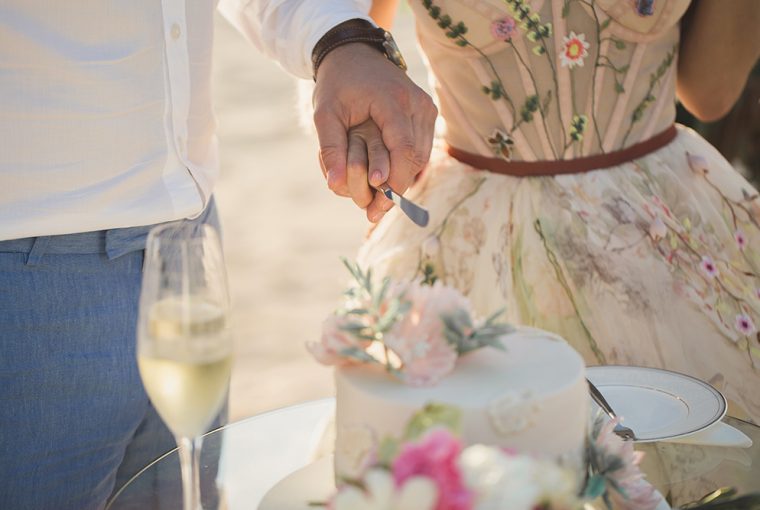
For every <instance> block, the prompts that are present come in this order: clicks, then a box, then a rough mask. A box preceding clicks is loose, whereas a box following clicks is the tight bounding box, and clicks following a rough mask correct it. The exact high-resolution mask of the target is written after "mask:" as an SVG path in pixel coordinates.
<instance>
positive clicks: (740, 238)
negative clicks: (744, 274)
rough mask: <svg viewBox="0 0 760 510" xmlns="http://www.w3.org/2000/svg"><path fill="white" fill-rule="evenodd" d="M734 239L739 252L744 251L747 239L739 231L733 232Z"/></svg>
mask: <svg viewBox="0 0 760 510" xmlns="http://www.w3.org/2000/svg"><path fill="white" fill-rule="evenodd" d="M734 239H736V245H737V246H738V247H739V249H740V250H744V248H746V247H747V237H746V236H745V235H744V232H742V230H741V229H736V232H734Z"/></svg>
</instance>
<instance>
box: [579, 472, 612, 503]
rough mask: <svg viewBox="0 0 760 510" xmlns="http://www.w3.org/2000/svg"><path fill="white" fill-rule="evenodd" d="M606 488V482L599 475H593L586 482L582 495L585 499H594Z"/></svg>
mask: <svg viewBox="0 0 760 510" xmlns="http://www.w3.org/2000/svg"><path fill="white" fill-rule="evenodd" d="M606 490H607V482H606V481H605V479H604V477H603V476H601V475H593V476H591V477H590V478H589V479H588V481H587V482H586V487H585V489H584V490H583V497H584V498H587V499H596V498H598V497H599V496H601V495H602V494H604V493H605V491H606Z"/></svg>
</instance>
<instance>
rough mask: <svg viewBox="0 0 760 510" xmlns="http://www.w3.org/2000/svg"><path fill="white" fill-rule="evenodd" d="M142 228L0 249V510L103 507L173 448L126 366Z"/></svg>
mask: <svg viewBox="0 0 760 510" xmlns="http://www.w3.org/2000/svg"><path fill="white" fill-rule="evenodd" d="M193 221H200V222H206V223H211V224H213V225H215V226H218V219H217V215H216V209H215V208H214V205H213V202H212V203H211V204H210V206H209V208H207V210H206V211H205V212H204V213H203V215H202V216H201V217H200V218H198V219H197V220H193ZM149 229H150V227H135V228H127V229H115V230H107V231H100V232H88V233H82V234H71V235H61V236H48V237H37V238H27V239H17V240H12V241H0V508H2V509H5V508H8V509H19V510H22V509H23V510H36V509H40V510H47V509H50V510H53V509H55V510H68V509H71V510H89V509H100V508H103V507H104V506H105V503H106V501H107V500H108V498H109V496H110V495H111V494H112V492H113V491H115V490H118V488H119V487H120V486H121V485H123V484H124V483H125V482H126V481H128V480H129V479H130V478H131V477H132V476H133V475H135V474H136V473H137V472H138V471H139V470H140V469H141V468H143V467H144V466H145V465H147V464H148V463H150V462H151V461H153V460H154V459H156V458H158V457H159V456H161V455H162V454H163V453H165V452H167V451H169V450H171V449H172V448H174V447H175V443H174V438H173V437H172V435H171V433H170V432H169V430H168V429H167V428H166V426H165V425H164V424H163V422H162V421H161V419H160V418H159V416H158V415H157V413H156V411H155V410H154V409H153V407H152V405H151V404H150V401H149V400H148V397H147V396H146V394H145V391H144V390H143V387H142V383H141V381H140V375H139V373H138V369H137V362H136V357H135V343H136V336H135V335H136V323H137V303H138V297H139V293H140V283H141V277H142V274H141V271H142V263H143V254H144V247H145V239H146V237H147V233H148V230H149ZM219 421H221V419H220V420H219ZM218 424H219V423H216V424H215V425H218Z"/></svg>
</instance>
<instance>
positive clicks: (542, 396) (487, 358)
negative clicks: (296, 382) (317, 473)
mask: <svg viewBox="0 0 760 510" xmlns="http://www.w3.org/2000/svg"><path fill="white" fill-rule="evenodd" d="M502 344H503V346H504V350H500V349H495V348H492V347H485V348H482V349H479V350H477V351H475V352H471V353H469V354H466V355H464V356H462V357H460V358H459V359H458V360H457V363H456V367H455V368H454V370H453V371H452V372H451V373H449V374H448V375H447V376H446V377H445V378H443V379H442V380H441V381H439V382H438V383H437V384H436V385H434V386H430V387H410V386H407V385H404V384H401V383H400V382H399V381H398V380H396V379H394V378H392V377H391V376H390V375H389V374H388V373H386V371H385V370H384V368H383V367H382V366H379V365H374V366H367V365H350V366H344V367H338V368H337V369H336V371H335V384H336V395H337V400H336V405H337V411H336V443H335V469H336V475H337V476H338V478H339V479H340V478H353V477H356V476H358V475H359V474H360V473H361V471H362V469H363V468H364V467H366V463H367V461H368V460H369V459H368V456H371V455H372V451H373V450H374V448H376V447H377V446H378V444H379V442H380V441H381V440H382V439H383V438H384V437H386V436H400V435H401V434H402V432H403V430H404V427H405V425H406V423H407V422H408V421H409V419H410V417H411V416H412V415H413V414H414V413H415V412H417V411H419V410H420V409H421V408H422V407H424V406H425V405H426V404H428V403H440V404H445V405H448V406H452V407H456V408H459V409H460V410H461V412H462V416H461V422H462V423H461V431H460V437H461V439H462V441H463V443H464V444H476V443H482V444H489V445H498V446H503V447H506V448H510V449H514V450H516V451H520V452H523V453H535V454H547V455H549V456H553V457H564V458H566V459H567V460H568V461H570V459H578V460H580V459H579V457H580V456H579V452H581V450H582V448H583V446H584V441H585V438H586V428H587V423H588V420H589V412H588V406H589V403H588V387H587V386H586V380H585V368H584V364H583V360H582V359H581V357H580V356H579V355H578V353H577V352H576V351H575V350H573V349H572V348H571V347H570V346H569V345H568V344H567V343H566V342H565V341H564V340H562V339H561V338H559V337H557V336H554V335H552V334H550V333H546V332H543V331H539V330H532V329H521V330H518V331H516V332H514V333H511V334H509V335H507V336H505V337H503V338H502ZM558 424H559V425H560V426H558Z"/></svg>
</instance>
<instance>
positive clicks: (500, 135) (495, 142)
mask: <svg viewBox="0 0 760 510" xmlns="http://www.w3.org/2000/svg"><path fill="white" fill-rule="evenodd" d="M486 140H488V143H489V145H491V148H492V149H493V151H494V153H495V154H496V155H497V156H499V157H500V158H502V159H503V160H505V161H511V160H512V146H513V145H514V144H515V142H514V140H512V137H511V136H509V135H508V134H507V133H505V132H504V131H502V130H501V129H498V128H497V129H494V130H493V133H491V136H490V137H488V138H487V139H486Z"/></svg>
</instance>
